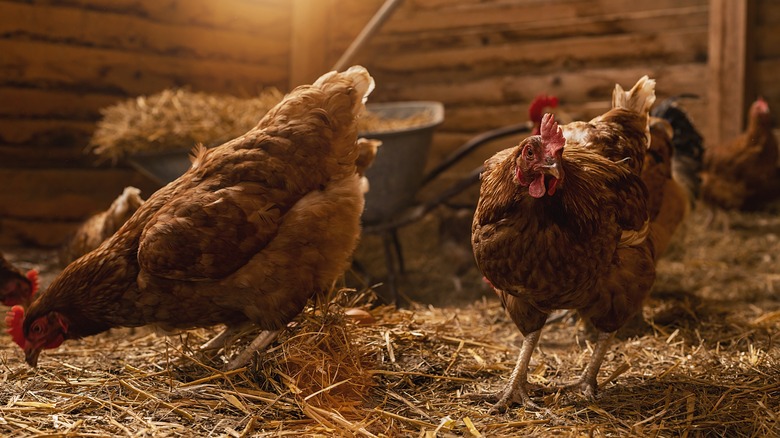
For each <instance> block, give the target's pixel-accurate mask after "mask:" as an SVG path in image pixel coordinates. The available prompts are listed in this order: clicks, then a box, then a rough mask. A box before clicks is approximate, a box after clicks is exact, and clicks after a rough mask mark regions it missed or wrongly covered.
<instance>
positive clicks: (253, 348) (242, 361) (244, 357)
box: [226, 330, 281, 371]
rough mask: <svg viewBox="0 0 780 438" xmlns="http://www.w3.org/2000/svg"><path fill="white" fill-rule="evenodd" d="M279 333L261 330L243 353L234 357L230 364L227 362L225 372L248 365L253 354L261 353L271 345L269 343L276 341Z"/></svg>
mask: <svg viewBox="0 0 780 438" xmlns="http://www.w3.org/2000/svg"><path fill="white" fill-rule="evenodd" d="M279 332H281V330H273V331H268V330H263V331H262V332H260V334H259V335H257V337H256V338H255V339H254V340H253V341H252V343H250V344H249V345H248V346H247V347H246V348H245V349H244V350H243V351H241V353H239V354H238V356H236V357H234V358H233V359H232V360H231V361H230V362H228V365H227V368H226V371H231V370H235V369H238V368H241V367H243V366H244V365H246V364H248V363H249V361H250V360H252V355H253V354H254V353H256V352H258V351H262V350H263V349H265V348H266V347H268V346H269V345H271V342H273V341H274V340H276V337H277V336H279Z"/></svg>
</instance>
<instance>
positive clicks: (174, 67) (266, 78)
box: [0, 40, 287, 96]
mask: <svg viewBox="0 0 780 438" xmlns="http://www.w3.org/2000/svg"><path fill="white" fill-rule="evenodd" d="M0 53H3V56H2V57H0V78H2V79H0V85H8V84H9V83H13V84H24V85H26V86H31V87H35V86H40V87H48V88H68V89H79V90H81V91H84V92H104V93H105V92H111V93H123V94H126V95H130V96H134V95H139V94H147V93H154V92H158V91H160V90H161V89H164V88H167V87H172V86H184V85H190V86H192V87H193V88H195V89H197V90H202V91H209V92H224V93H233V94H241V93H244V94H254V93H256V92H257V91H259V90H260V89H262V88H264V87H266V86H277V87H280V88H284V87H285V86H286V85H287V80H286V78H287V68H286V61H285V59H281V58H280V59H274V58H270V59H268V62H267V64H266V65H247V64H240V63H235V62H228V61H218V60H193V59H181V58H173V57H168V56H162V55H154V54H141V53H128V52H118V51H114V50H107V49H99V48H90V47H77V46H69V45H62V44H50V43H46V42H37V41H21V40H16V41H11V40H0Z"/></svg>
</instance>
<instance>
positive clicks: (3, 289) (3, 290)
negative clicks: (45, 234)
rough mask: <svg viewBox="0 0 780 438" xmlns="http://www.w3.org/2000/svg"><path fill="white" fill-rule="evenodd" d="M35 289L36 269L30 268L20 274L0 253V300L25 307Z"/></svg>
mask: <svg viewBox="0 0 780 438" xmlns="http://www.w3.org/2000/svg"><path fill="white" fill-rule="evenodd" d="M37 290H38V271H36V270H34V269H31V270H29V271H27V273H26V274H22V271H20V270H19V269H17V268H16V266H14V265H12V264H11V263H10V262H9V261H8V260H6V259H5V257H3V255H2V254H0V301H1V302H2V303H3V304H5V305H6V306H15V305H21V306H23V307H27V305H29V304H30V301H32V299H33V296H34V295H35V292H36V291H37Z"/></svg>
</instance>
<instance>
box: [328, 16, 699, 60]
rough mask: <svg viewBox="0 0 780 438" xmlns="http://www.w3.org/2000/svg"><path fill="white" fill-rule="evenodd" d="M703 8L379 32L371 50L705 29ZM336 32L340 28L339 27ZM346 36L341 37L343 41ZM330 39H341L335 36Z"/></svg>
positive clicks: (424, 48) (475, 44)
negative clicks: (410, 31)
mask: <svg viewBox="0 0 780 438" xmlns="http://www.w3.org/2000/svg"><path fill="white" fill-rule="evenodd" d="M708 10H709V8H707V6H706V5H705V6H690V7H684V8H674V9H665V10H657V11H638V12H628V13H617V14H606V15H602V16H595V17H573V18H564V19H555V20H546V19H540V20H538V21H533V22H531V23H507V24H503V25H495V24H488V25H481V26H472V27H470V28H454V29H450V28H447V29H439V30H427V29H421V30H420V31H419V32H417V33H400V34H399V33H390V32H383V33H381V34H380V35H377V37H376V38H375V39H374V41H373V44H372V49H373V50H375V51H379V52H385V53H386V51H387V50H391V51H395V50H426V49H430V48H433V47H442V46H447V45H449V46H484V45H486V44H490V45H495V44H504V43H508V42H512V41H521V40H527V39H534V40H539V39H552V38H564V37H572V36H586V35H590V36H597V35H608V34H621V33H657V32H662V31H665V30H669V31H673V30H678V29H682V28H687V27H706V26H707V23H708V20H709V15H708ZM339 29H342V27H341V26H340V27H339ZM346 37H347V36H346V35H345V36H344V38H346ZM334 38H337V39H339V38H342V36H341V35H340V34H339V35H336V36H334Z"/></svg>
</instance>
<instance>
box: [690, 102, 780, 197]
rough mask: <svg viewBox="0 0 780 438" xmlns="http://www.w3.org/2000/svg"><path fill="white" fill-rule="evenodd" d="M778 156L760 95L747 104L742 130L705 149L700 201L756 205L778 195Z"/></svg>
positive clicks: (764, 105)
mask: <svg viewBox="0 0 780 438" xmlns="http://www.w3.org/2000/svg"><path fill="white" fill-rule="evenodd" d="M777 159H778V148H777V139H776V138H775V135H774V133H773V132H772V116H771V113H770V112H769V105H768V104H767V103H766V101H765V100H764V99H761V98H759V99H757V100H756V101H755V102H753V104H752V105H751V106H750V111H749V112H748V126H747V129H746V130H745V132H743V133H742V134H740V135H739V136H737V137H735V138H733V139H731V140H729V141H727V142H724V143H721V144H716V145H711V146H708V147H707V148H706V149H705V152H704V169H703V171H702V193H701V196H702V200H703V201H704V202H705V203H707V204H709V205H712V206H717V207H720V208H723V209H727V210H739V209H746V208H748V209H749V208H756V207H759V206H760V205H761V204H763V203H764V202H765V201H767V200H769V199H771V198H774V197H776V196H778V186H780V178H778V169H777V166H778V161H777Z"/></svg>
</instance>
